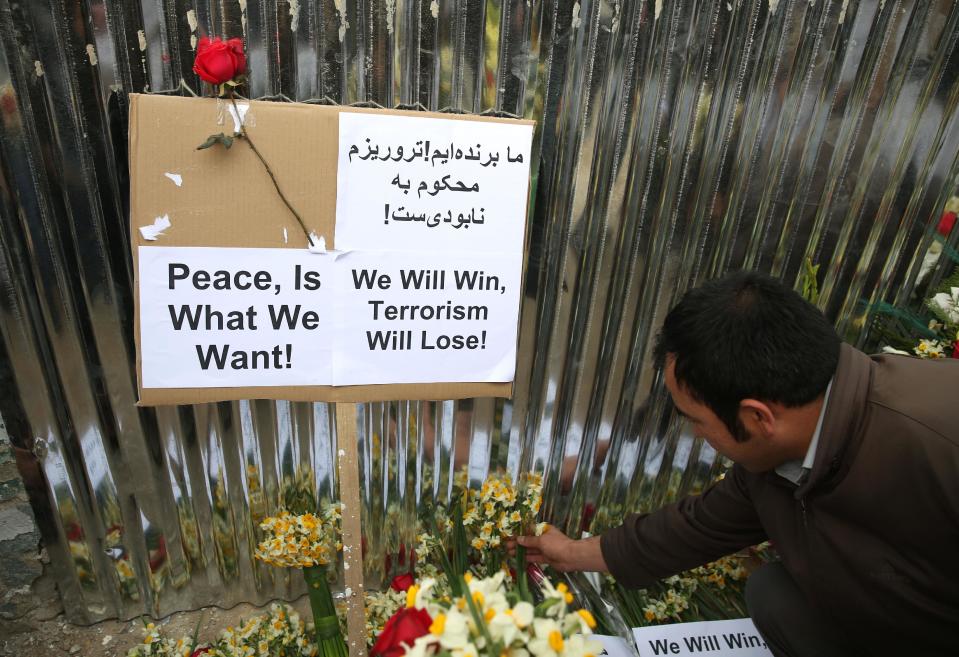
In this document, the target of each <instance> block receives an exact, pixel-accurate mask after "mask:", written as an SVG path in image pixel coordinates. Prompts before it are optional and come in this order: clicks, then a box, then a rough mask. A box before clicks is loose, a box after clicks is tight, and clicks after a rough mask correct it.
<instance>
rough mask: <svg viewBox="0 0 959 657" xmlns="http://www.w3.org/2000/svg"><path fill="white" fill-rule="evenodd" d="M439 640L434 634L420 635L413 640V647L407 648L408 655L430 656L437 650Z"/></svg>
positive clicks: (411, 656)
mask: <svg viewBox="0 0 959 657" xmlns="http://www.w3.org/2000/svg"><path fill="white" fill-rule="evenodd" d="M437 640H438V639H437V638H436V637H435V636H433V635H432V634H427V635H426V636H421V637H419V638H418V639H416V640H415V641H413V645H412V646H411V647H409V648H407V650H406V657H429V656H430V655H432V654H433V653H435V652H436V650H435V649H434V648H435V646H436V643H437Z"/></svg>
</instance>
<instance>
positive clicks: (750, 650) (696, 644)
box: [633, 618, 772, 657]
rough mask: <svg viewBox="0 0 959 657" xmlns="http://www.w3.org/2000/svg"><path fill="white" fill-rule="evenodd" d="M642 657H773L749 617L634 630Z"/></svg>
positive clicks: (636, 628) (635, 628)
mask: <svg viewBox="0 0 959 657" xmlns="http://www.w3.org/2000/svg"><path fill="white" fill-rule="evenodd" d="M633 635H634V636H635V637H636V645H637V646H638V647H639V654H640V655H641V656H642V657H656V656H657V655H687V656H688V655H709V656H710V657H722V656H725V657H770V656H771V655H772V653H771V652H770V651H769V648H767V647H766V642H765V641H764V640H763V638H762V636H761V635H760V634H759V631H758V630H757V629H756V626H755V625H753V622H752V620H751V619H749V618H737V619H735V620H723V621H703V622H699V623H675V624H672V625H654V626H652V627H634V628H633Z"/></svg>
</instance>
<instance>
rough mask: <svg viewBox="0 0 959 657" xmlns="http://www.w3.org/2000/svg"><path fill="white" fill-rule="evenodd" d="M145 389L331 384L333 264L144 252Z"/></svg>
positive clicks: (273, 252)
mask: <svg viewBox="0 0 959 657" xmlns="http://www.w3.org/2000/svg"><path fill="white" fill-rule="evenodd" d="M138 254H139V293H140V300H139V301H140V354H141V358H142V377H143V387H144V388H209V387H220V386H223V387H240V386H294V385H330V384H331V383H332V352H331V348H332V345H333V335H334V333H333V323H332V321H331V309H332V307H333V302H334V289H335V285H334V284H333V282H334V281H333V272H332V269H331V267H332V264H333V258H332V257H326V256H316V255H313V254H311V253H309V252H308V251H306V250H302V251H300V250H294V249H239V248H233V249H225V248H203V247H192V248H191V247H161V246H145V247H144V246H141V247H140V248H139V250H138Z"/></svg>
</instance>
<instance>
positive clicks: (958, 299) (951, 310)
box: [929, 287, 959, 324]
mask: <svg viewBox="0 0 959 657" xmlns="http://www.w3.org/2000/svg"><path fill="white" fill-rule="evenodd" d="M929 305H930V306H932V307H933V308H934V309H935V310H938V311H939V312H941V313H942V314H943V316H944V317H946V318H947V319H948V320H949V321H950V322H951V323H953V324H959V287H953V288H950V289H949V292H940V293H939V294H937V295H935V296H934V297H932V298H931V299H930V300H929Z"/></svg>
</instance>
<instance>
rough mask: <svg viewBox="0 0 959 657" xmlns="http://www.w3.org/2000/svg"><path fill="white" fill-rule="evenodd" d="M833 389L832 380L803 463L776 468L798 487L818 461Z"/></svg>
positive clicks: (790, 463) (783, 464)
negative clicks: (820, 442)
mask: <svg viewBox="0 0 959 657" xmlns="http://www.w3.org/2000/svg"><path fill="white" fill-rule="evenodd" d="M831 389H832V379H830V380H829V385H827V386H826V394H824V395H823V400H822V408H821V409H819V419H818V420H817V421H816V430H815V431H814V432H813V434H812V440H810V441H809V448H808V449H807V450H806V456H805V458H803V460H802V461H800V460H799V459H793V460H792V461H786V462H785V463H782V464H780V465H779V467H777V468H776V474H778V475H779V476H780V477H783V478H785V479H787V480H788V481H791V482H792V483H794V484H796V485H797V486H798V485H799V484H800V483H801V482H802V480H803V479H805V478H806V475H807V474H808V473H809V471H810V470H812V466H813V462H814V461H815V460H816V450H817V449H818V448H819V435H820V434H821V433H822V421H823V418H825V417H826V406H827V405H828V403H829V391H830V390H831Z"/></svg>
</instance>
